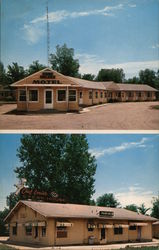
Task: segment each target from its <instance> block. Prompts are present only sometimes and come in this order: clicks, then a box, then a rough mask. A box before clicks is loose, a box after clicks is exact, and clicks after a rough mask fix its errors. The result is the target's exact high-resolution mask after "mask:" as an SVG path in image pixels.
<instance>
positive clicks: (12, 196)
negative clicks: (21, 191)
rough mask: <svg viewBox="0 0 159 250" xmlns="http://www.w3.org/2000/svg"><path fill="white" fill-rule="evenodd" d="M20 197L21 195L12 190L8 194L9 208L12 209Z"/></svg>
mask: <svg viewBox="0 0 159 250" xmlns="http://www.w3.org/2000/svg"><path fill="white" fill-rule="evenodd" d="M19 199H20V196H19V195H16V194H15V193H14V192H11V193H10V194H9V195H8V196H7V206H8V207H9V210H11V209H12V208H13V207H14V206H15V205H16V203H17V202H18V201H19Z"/></svg>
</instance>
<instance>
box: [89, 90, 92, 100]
mask: <svg viewBox="0 0 159 250" xmlns="http://www.w3.org/2000/svg"><path fill="white" fill-rule="evenodd" d="M89 99H92V91H89Z"/></svg>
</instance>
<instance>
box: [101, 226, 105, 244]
mask: <svg viewBox="0 0 159 250" xmlns="http://www.w3.org/2000/svg"><path fill="white" fill-rule="evenodd" d="M105 243H106V229H105V228H101V229H100V244H105Z"/></svg>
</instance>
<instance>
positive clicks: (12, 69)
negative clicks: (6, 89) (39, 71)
mask: <svg viewBox="0 0 159 250" xmlns="http://www.w3.org/2000/svg"><path fill="white" fill-rule="evenodd" d="M7 76H8V79H9V83H10V84H11V83H14V82H16V81H19V80H21V79H23V78H24V77H25V76H26V72H25V70H24V68H23V67H22V66H19V65H18V63H16V62H13V63H12V65H8V72H7Z"/></svg>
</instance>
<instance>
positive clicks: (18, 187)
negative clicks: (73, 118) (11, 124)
mask: <svg viewBox="0 0 159 250" xmlns="http://www.w3.org/2000/svg"><path fill="white" fill-rule="evenodd" d="M158 148H159V135H158V134H1V135H0V156H1V160H0V190H1V193H0V249H33V248H34V249H36V248H38V249H45V247H46V249H120V248H126V249H131V248H133V249H135V247H140V249H142V248H143V249H145V247H147V248H146V249H158V245H159V182H158V180H159V164H158V163H159V154H158ZM101 245H102V248H101ZM48 247H50V248H48ZM59 247H60V248H59ZM103 247H104V248H103Z"/></svg>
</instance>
